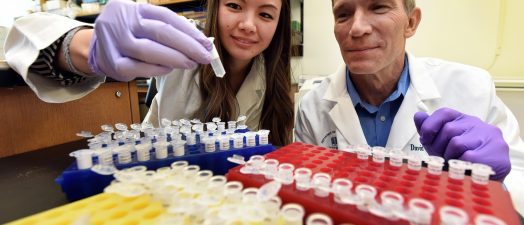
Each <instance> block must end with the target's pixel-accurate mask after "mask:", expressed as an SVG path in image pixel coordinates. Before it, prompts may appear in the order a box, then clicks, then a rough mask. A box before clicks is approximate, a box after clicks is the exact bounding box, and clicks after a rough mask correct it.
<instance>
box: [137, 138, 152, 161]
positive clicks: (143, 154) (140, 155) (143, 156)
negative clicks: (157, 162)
mask: <svg viewBox="0 0 524 225" xmlns="http://www.w3.org/2000/svg"><path fill="white" fill-rule="evenodd" d="M135 148H136V158H137V160H138V161H140V162H144V161H149V160H150V159H151V152H150V150H151V143H150V142H142V143H140V144H138V145H135Z"/></svg>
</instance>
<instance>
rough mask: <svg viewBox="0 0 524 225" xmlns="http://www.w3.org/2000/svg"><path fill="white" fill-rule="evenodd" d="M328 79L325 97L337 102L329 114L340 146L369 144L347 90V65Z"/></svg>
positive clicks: (327, 99) (342, 66)
mask: <svg viewBox="0 0 524 225" xmlns="http://www.w3.org/2000/svg"><path fill="white" fill-rule="evenodd" d="M327 79H330V82H329V87H328V89H327V91H326V93H325V94H324V96H323V99H324V100H326V101H331V102H334V103H335V104H334V105H333V108H331V110H330V111H329V116H330V117H331V120H332V121H333V124H335V126H336V127H337V132H336V133H337V141H338V147H339V148H345V147H347V146H348V145H356V144H367V141H366V138H365V136H364V132H363V131H362V127H361V126H360V122H359V119H358V115H357V112H356V111H355V107H354V106H353V102H352V101H351V97H350V96H349V94H348V92H347V90H346V65H345V64H343V65H341V66H340V67H339V68H338V69H337V72H335V74H333V75H331V76H329V77H328V78H327Z"/></svg>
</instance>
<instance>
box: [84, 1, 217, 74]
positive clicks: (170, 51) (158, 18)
mask: <svg viewBox="0 0 524 225" xmlns="http://www.w3.org/2000/svg"><path fill="white" fill-rule="evenodd" d="M211 50H212V43H211V42H210V41H209V40H208V39H207V38H206V36H205V35H204V34H203V33H202V32H200V31H199V30H198V29H197V28H196V27H195V26H194V25H193V24H191V23H190V22H189V21H188V20H187V19H186V18H184V17H182V16H178V15H177V14H176V13H174V12H172V11H171V10H169V9H167V8H165V7H160V6H154V5H149V4H137V3H134V2H131V1H126V0H111V1H109V3H108V4H107V5H106V6H105V7H104V10H103V11H102V13H101V14H100V15H99V16H98V18H97V20H96V22H95V31H94V34H93V38H92V40H91V44H90V47H89V59H88V63H89V67H90V68H91V70H92V71H93V72H95V73H97V74H101V75H106V76H109V77H112V78H114V79H116V80H120V81H129V80H132V79H134V78H136V77H151V76H159V75H165V74H167V73H169V72H170V71H171V70H173V69H174V68H180V69H190V68H195V67H196V66H197V64H198V63H201V64H208V63H210V62H211Z"/></svg>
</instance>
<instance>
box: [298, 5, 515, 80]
mask: <svg viewBox="0 0 524 225" xmlns="http://www.w3.org/2000/svg"><path fill="white" fill-rule="evenodd" d="M417 5H418V6H419V7H420V8H421V9H422V21H421V24H420V26H419V29H418V31H417V34H416V35H415V36H414V37H412V38H411V39H408V43H407V49H408V51H409V52H411V53H413V54H415V55H416V56H431V57H439V58H443V59H447V60H453V61H458V62H462V63H466V64H471V65H475V66H479V67H482V68H485V69H487V70H489V71H490V72H491V73H492V74H493V75H494V78H495V79H524V66H523V60H524V42H522V41H521V40H524V26H522V24H521V23H520V21H524V14H522V13H520V10H521V9H522V8H524V1H522V0H461V1H456V0H438V1H427V0H426V1H421V0H419V1H417ZM300 63H301V64H302V67H301V69H302V71H301V73H300V74H301V75H313V76H314V75H328V74H330V73H332V72H333V71H335V70H336V68H337V67H338V66H339V65H341V64H342V63H343V61H342V58H341V57H340V54H339V49H338V45H337V42H336V40H335V37H334V35H333V15H332V11H331V0H304V56H303V57H302V59H301V60H300Z"/></svg>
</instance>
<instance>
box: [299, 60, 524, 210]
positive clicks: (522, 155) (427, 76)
mask: <svg viewBox="0 0 524 225" xmlns="http://www.w3.org/2000/svg"><path fill="white" fill-rule="evenodd" d="M408 60H409V75H410V80H411V83H410V85H409V88H408V91H407V93H406V96H404V100H403V102H402V105H401V106H400V108H399V110H398V112H397V115H396V116H395V118H394V120H393V124H392V127H391V132H390V134H389V137H388V141H387V144H386V147H395V148H400V149H403V150H404V152H405V153H416V154H417V153H418V154H422V155H427V153H426V152H425V150H424V148H423V147H422V144H420V141H419V135H418V133H417V130H416V127H415V123H414V122H413V116H414V114H415V112H417V111H426V112H428V113H432V112H434V111H435V110H437V109H439V108H441V107H449V108H453V109H455V110H458V111H460V112H463V113H466V114H469V115H474V116H477V117H479V118H481V119H482V120H483V121H485V122H487V123H490V124H493V125H495V126H497V127H499V128H500V129H501V130H502V132H503V135H504V139H505V140H506V142H507V143H508V144H509V146H510V157H511V163H512V170H511V173H510V174H509V175H508V177H507V178H506V180H505V183H506V185H507V186H508V189H509V190H510V193H512V196H513V198H514V200H517V201H515V203H516V206H518V207H517V208H518V209H519V211H520V212H521V213H524V197H523V196H524V195H523V194H524V192H517V190H518V189H522V187H523V186H524V144H523V142H522V140H521V138H520V136H519V133H520V131H519V127H518V123H517V120H516V118H515V116H514V115H513V114H512V113H511V111H510V110H509V109H508V108H507V107H506V106H505V105H504V103H503V102H502V101H501V100H500V99H499V98H498V97H497V96H496V93H495V86H494V83H493V81H492V79H491V76H490V74H489V73H488V72H487V71H485V70H482V69H480V68H476V67H472V66H467V65H462V64H458V63H453V62H447V61H443V60H439V59H431V58H415V57H413V56H412V55H410V54H408ZM295 138H296V141H301V142H305V143H310V144H315V145H321V146H326V147H331V148H339V149H343V148H346V147H348V146H349V145H362V144H367V141H366V138H365V137H364V133H363V131H362V127H361V126H360V122H359V119H358V116H357V113H356V111H355V108H354V107H353V103H352V101H351V97H350V96H349V94H348V92H347V89H346V65H343V66H341V67H340V68H339V69H338V70H337V72H336V73H335V74H332V75H330V76H329V77H327V78H326V79H324V81H323V82H322V83H321V84H320V85H319V86H318V87H316V88H315V89H313V90H311V91H309V92H308V93H307V94H306V95H305V96H304V97H303V98H302V100H301V101H300V105H299V110H298V113H297V121H296V124H295Z"/></svg>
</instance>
